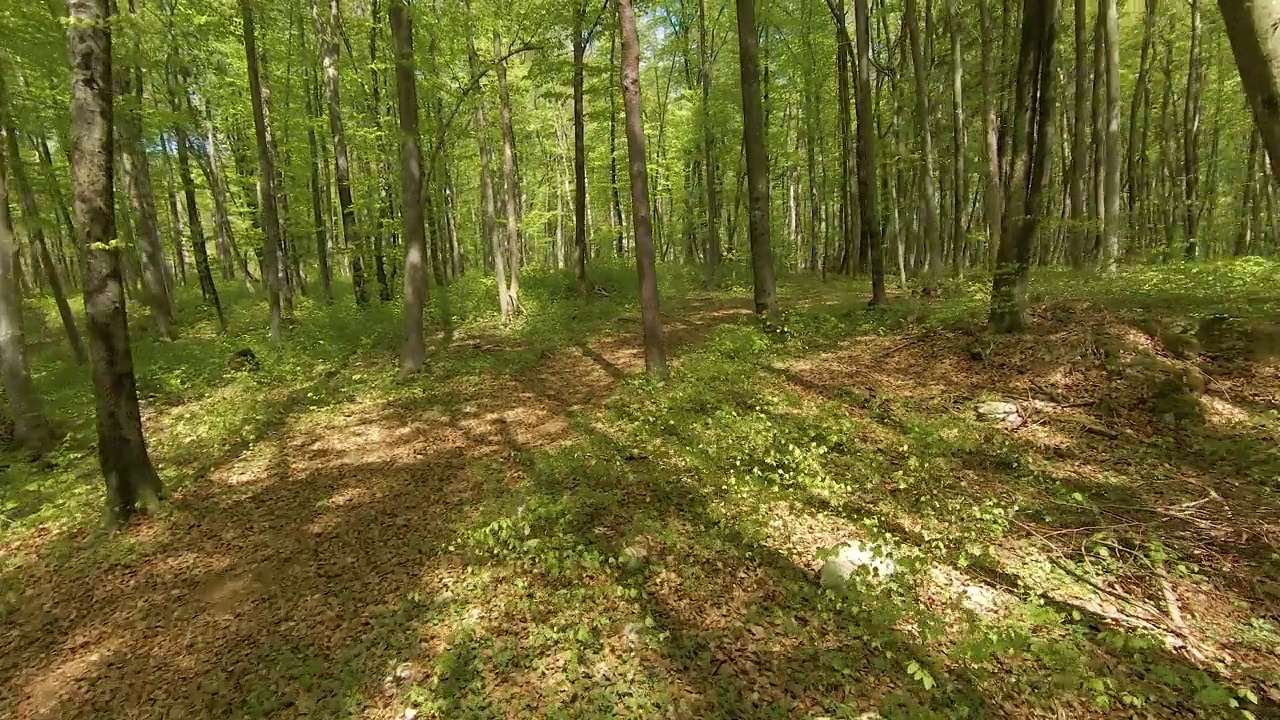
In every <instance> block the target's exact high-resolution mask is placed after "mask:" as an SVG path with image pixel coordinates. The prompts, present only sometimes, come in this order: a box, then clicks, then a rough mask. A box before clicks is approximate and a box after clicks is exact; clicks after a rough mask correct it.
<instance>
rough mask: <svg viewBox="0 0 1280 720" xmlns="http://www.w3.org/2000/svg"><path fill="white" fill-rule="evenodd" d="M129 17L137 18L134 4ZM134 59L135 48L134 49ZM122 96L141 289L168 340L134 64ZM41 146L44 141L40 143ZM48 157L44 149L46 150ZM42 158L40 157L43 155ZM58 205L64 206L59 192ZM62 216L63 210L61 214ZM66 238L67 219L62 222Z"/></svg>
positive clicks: (168, 312)
mask: <svg viewBox="0 0 1280 720" xmlns="http://www.w3.org/2000/svg"><path fill="white" fill-rule="evenodd" d="M129 13H130V14H131V15H133V14H136V10H135V9H134V3H133V0H130V2H129ZM134 51H135V53H134V57H135V58H136V57H137V48H136V47H135V48H134ZM120 89H121V96H122V97H124V98H127V101H126V102H125V103H123V107H122V108H121V110H123V112H121V113H120V114H119V117H120V118H121V122H120V132H121V136H122V137H121V146H122V149H123V150H124V152H123V153H122V157H123V160H124V176H125V179H126V182H127V183H128V185H129V197H130V200H131V201H132V203H133V208H134V212H135V213H136V214H137V216H138V226H137V230H138V245H139V248H140V249H141V251H142V287H143V290H144V296H145V298H146V301H147V306H148V307H149V308H150V309H151V320H152V322H153V323H155V327H156V330H157V331H158V332H159V334H160V336H161V337H163V338H166V339H169V340H173V339H175V338H177V333H176V332H175V331H174V327H173V308H172V307H171V306H170V304H169V299H170V289H169V288H168V287H167V283H166V281H165V260H164V242H163V241H162V240H161V238H160V223H159V221H158V219H157V216H156V203H155V197H154V195H152V191H151V169H150V163H149V162H148V159H147V153H146V151H145V150H144V149H143V146H142V70H141V68H140V67H139V66H138V64H137V62H136V60H135V62H134V63H133V65H131V66H130V67H128V68H126V69H125V72H124V73H123V77H122V78H121V81H120ZM41 142H43V140H42V141H41ZM45 153H47V147H46V148H45ZM42 157H43V155H42ZM58 203H59V205H63V203H62V200H61V192H60V191H59V192H58ZM63 212H64V213H65V208H64V210H63ZM64 222H65V223H66V224H67V227H68V235H70V236H74V232H72V231H71V229H70V218H69V217H66V218H64Z"/></svg>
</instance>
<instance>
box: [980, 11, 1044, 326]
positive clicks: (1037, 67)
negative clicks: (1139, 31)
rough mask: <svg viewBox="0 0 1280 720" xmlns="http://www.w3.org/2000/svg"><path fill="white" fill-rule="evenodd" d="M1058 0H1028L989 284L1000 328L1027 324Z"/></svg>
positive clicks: (993, 322) (993, 319)
mask: <svg viewBox="0 0 1280 720" xmlns="http://www.w3.org/2000/svg"><path fill="white" fill-rule="evenodd" d="M1056 6H1057V0H1026V2H1025V3H1024V4H1023V10H1022V47H1021V49H1020V50H1019V52H1018V69H1017V76H1016V77H1017V85H1016V89H1015V95H1014V113H1013V117H1012V122H1013V128H1012V130H1013V134H1012V138H1011V141H1012V147H1011V148H1010V150H1011V157H1010V159H1011V160H1012V167H1011V171H1012V172H1011V174H1010V183H1009V190H1010V192H1009V202H1008V203H1007V204H1006V205H1005V214H1004V223H1005V230H1004V233H1003V236H1002V237H1003V242H1002V243H1001V245H1000V256H999V262H998V263H997V265H996V273H995V277H994V280H993V282H992V290H991V325H992V327H993V329H995V330H996V331H998V332H1012V331H1016V330H1020V329H1022V328H1023V327H1025V325H1026V291H1027V276H1028V274H1029V272H1030V268H1031V248H1032V245H1033V244H1034V240H1035V235H1036V231H1037V229H1038V227H1039V222H1040V218H1041V214H1042V207H1041V205H1042V202H1043V195H1044V190H1045V186H1046V185H1047V184H1048V177H1049V169H1050V168H1049V165H1050V159H1051V158H1052V156H1053V140H1052V138H1053V119H1054V107H1053V106H1054V93H1053V85H1054V68H1053V52H1054V43H1055V41H1056V37H1057V7H1056Z"/></svg>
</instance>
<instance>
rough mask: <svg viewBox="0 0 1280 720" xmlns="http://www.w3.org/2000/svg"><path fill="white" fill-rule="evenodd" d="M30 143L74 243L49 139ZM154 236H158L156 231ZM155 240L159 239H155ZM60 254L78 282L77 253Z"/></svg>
mask: <svg viewBox="0 0 1280 720" xmlns="http://www.w3.org/2000/svg"><path fill="white" fill-rule="evenodd" d="M139 107H141V105H139ZM32 144H33V145H35V149H36V155H37V156H38V157H39V160H40V169H41V171H42V173H43V174H44V180H45V184H46V186H47V187H48V188H49V191H50V193H51V194H52V195H53V205H54V207H55V208H56V209H57V211H58V220H59V223H60V225H61V227H62V233H63V236H65V237H66V239H67V242H68V244H72V245H74V243H75V242H76V227H75V223H74V222H73V221H72V220H71V210H70V209H69V208H68V207H67V200H66V198H65V197H64V196H63V194H62V186H61V185H60V184H59V183H58V176H57V173H56V172H55V171H54V169H53V157H52V156H51V155H50V153H49V141H48V139H47V138H45V137H43V136H41V137H40V138H38V139H33V140H32ZM152 217H153V218H154V217H155V204H154V203H152ZM156 237H157V238H158V237H159V232H158V231H157V235H156ZM157 242H159V241H158V240H157ZM60 254H61V256H62V258H61V259H62V266H63V269H64V270H65V271H66V273H67V278H68V279H69V280H70V281H72V282H79V271H78V270H77V268H78V266H79V264H78V263H77V261H76V258H79V253H76V252H74V248H73V252H72V253H71V257H68V256H67V253H66V250H65V248H64V249H60ZM160 264H161V268H160V270H161V273H162V274H163V272H164V257H163V255H161V256H160ZM166 292H167V289H166ZM166 299H167V298H166Z"/></svg>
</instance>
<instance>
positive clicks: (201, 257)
mask: <svg viewBox="0 0 1280 720" xmlns="http://www.w3.org/2000/svg"><path fill="white" fill-rule="evenodd" d="M170 62H171V63H176V62H177V58H176V57H172V58H171V59H170ZM168 76H169V77H168V80H169V105H170V108H171V109H172V110H173V116H174V118H175V120H174V123H173V134H174V137H175V138H176V140H177V146H178V176H179V178H180V179H181V181H182V194H183V197H184V199H185V200H186V204H187V226H188V227H189V228H190V229H191V253H192V257H194V258H195V261H196V275H197V276H198V277H199V278H200V295H201V297H203V298H204V301H205V302H206V303H208V304H209V305H210V307H212V308H213V311H214V313H216V314H217V317H218V330H219V331H220V332H224V333H225V332H226V331H227V318H226V316H225V315H223V313H222V302H221V301H220V300H219V299H218V288H217V287H216V286H215V285H214V284H213V271H212V270H211V269H210V267H209V248H208V245H207V244H206V243H205V239H204V225H203V223H201V221H200V207H199V206H198V205H197V204H196V183H195V179H194V178H193V177H192V175H191V148H190V146H189V145H188V140H189V138H188V137H187V129H186V126H185V125H184V124H183V123H184V122H185V121H186V119H187V118H189V117H190V115H191V112H190V111H191V106H190V102H189V101H188V100H187V99H186V94H185V91H182V90H180V89H179V87H178V71H177V68H174V67H171V68H170V69H169V72H168ZM179 93H182V95H181V97H180V96H179Z"/></svg>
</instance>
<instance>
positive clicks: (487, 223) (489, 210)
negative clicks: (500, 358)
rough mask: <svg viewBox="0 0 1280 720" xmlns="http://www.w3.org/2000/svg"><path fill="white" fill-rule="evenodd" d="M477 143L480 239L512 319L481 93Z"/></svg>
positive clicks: (470, 51) (470, 37)
mask: <svg viewBox="0 0 1280 720" xmlns="http://www.w3.org/2000/svg"><path fill="white" fill-rule="evenodd" d="M470 11H471V6H470V4H469V3H468V5H467V12H468V16H470ZM473 27H474V26H473V25H472V24H471V23H468V31H467V32H468V34H467V58H468V63H469V65H470V68H471V76H472V77H476V76H478V75H479V72H480V58H479V55H478V54H477V53H476V47H475V37H474V34H473V33H474V30H473V29H472V28H473ZM476 143H477V144H479V151H480V204H481V214H480V234H481V237H480V242H481V244H482V245H485V246H488V247H489V248H490V253H491V255H492V258H493V271H494V275H495V276H496V277H497V281H498V309H499V312H500V314H501V315H500V316H501V318H502V322H504V323H505V322H507V321H508V320H510V319H511V313H512V310H513V309H512V307H511V297H510V295H508V293H507V260H506V253H505V252H504V250H503V242H502V237H501V235H499V234H498V232H497V218H496V215H497V213H496V211H495V208H494V205H495V201H496V199H495V197H494V194H493V174H492V172H491V171H490V167H491V166H492V158H491V155H492V152H491V150H490V146H489V126H488V124H487V122H486V120H485V103H484V97H483V96H481V97H479V98H477V100H476Z"/></svg>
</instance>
